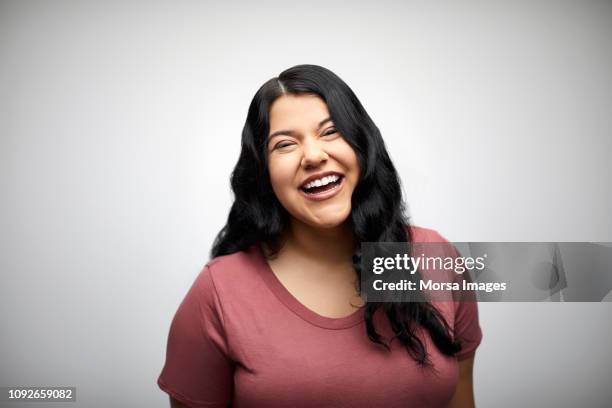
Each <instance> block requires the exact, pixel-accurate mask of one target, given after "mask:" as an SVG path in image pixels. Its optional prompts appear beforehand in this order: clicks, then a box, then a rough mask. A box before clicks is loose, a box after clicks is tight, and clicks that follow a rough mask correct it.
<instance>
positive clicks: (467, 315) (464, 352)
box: [454, 300, 482, 360]
mask: <svg viewBox="0 0 612 408" xmlns="http://www.w3.org/2000/svg"><path fill="white" fill-rule="evenodd" d="M454 304H455V325H454V333H455V340H459V341H460V342H461V351H459V352H458V353H457V354H455V357H456V358H457V360H465V359H466V358H469V357H472V356H473V355H474V353H476V348H477V347H478V346H479V345H480V342H481V341H482V330H481V329H480V323H479V321H478V302H476V301H475V300H459V301H455V302H454Z"/></svg>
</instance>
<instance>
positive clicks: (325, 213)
mask: <svg viewBox="0 0 612 408" xmlns="http://www.w3.org/2000/svg"><path fill="white" fill-rule="evenodd" d="M231 185H232V189H233V191H234V194H235V201H234V203H233V205H232V208H231V210H230V214H229V217H228V220H227V224H226V225H225V227H223V229H222V230H221V232H220V233H219V235H218V236H217V238H216V241H215V243H214V245H213V248H212V251H211V257H212V258H213V259H212V260H211V261H210V262H209V263H208V264H207V265H206V266H205V267H204V269H203V270H202V271H201V273H200V274H199V275H198V277H197V279H196V280H195V282H194V284H193V285H192V287H191V289H190V290H189V292H188V293H187V295H186V297H185V299H184V300H183V302H182V303H181V305H180V307H179V309H178V311H177V313H176V316H175V318H174V320H173V322H172V326H171V329H170V335H169V339H168V348H167V356H166V364H165V366H164V369H163V371H162V373H161V375H160V377H159V380H158V384H159V386H160V387H161V388H162V389H163V390H164V391H166V392H167V393H168V394H169V395H170V397H171V405H172V406H174V407H181V406H189V407H227V406H236V407H352V408H354V407H378V406H380V407H408V406H419V407H446V406H452V407H473V406H474V398H473V391H472V366H473V359H474V353H475V349H476V347H477V346H478V344H479V343H480V340H481V337H482V334H481V331H480V327H479V325H478V314H477V308H476V303H475V302H445V303H444V304H440V305H434V304H433V303H426V302H421V303H415V302H411V303H408V302H406V303H373V302H364V301H363V299H362V297H361V296H360V290H359V277H360V274H361V267H360V259H361V247H360V243H361V242H389V241H396V242H407V243H410V242H443V241H444V239H443V238H442V237H440V236H439V235H438V234H437V233H435V232H434V231H431V230H426V229H423V228H417V227H408V222H407V219H406V217H405V215H404V205H403V201H402V194H401V187H400V182H399V179H398V176H397V173H396V171H395V168H394V166H393V164H392V163H391V160H390V159H389V156H388V154H387V152H386V149H385V145H384V142H383V140H382V137H381V135H380V132H379V130H378V128H377V127H376V126H375V125H374V123H373V121H372V120H371V119H370V117H369V116H368V114H367V113H366V111H365V110H364V108H363V106H362V105H361V103H360V102H359V100H358V99H357V97H356V96H355V95H354V93H353V92H352V90H351V89H350V88H349V87H348V86H347V85H346V84H345V83H344V82H343V81H342V80H341V79H340V78H339V77H337V76H336V75H335V74H334V73H332V72H330V71H329V70H327V69H325V68H322V67H319V66H315V65H299V66H295V67H292V68H290V69H288V70H286V71H284V72H282V73H281V74H280V75H279V77H278V78H273V79H271V80H269V81H268V82H266V83H265V84H264V85H263V86H262V87H261V88H260V89H259V90H258V91H257V93H256V94H255V96H254V98H253V101H252V102H251V105H250V107H249V111H248V116H247V120H246V123H245V126H244V130H243V133H242V150H241V154H240V158H239V159H238V163H237V164H236V167H235V169H234V171H233V173H232V177H231ZM408 245H409V244H408Z"/></svg>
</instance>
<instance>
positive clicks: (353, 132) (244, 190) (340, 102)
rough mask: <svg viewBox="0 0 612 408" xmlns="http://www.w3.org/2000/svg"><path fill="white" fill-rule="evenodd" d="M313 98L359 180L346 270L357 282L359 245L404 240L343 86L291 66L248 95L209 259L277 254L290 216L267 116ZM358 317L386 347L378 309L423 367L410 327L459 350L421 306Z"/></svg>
mask: <svg viewBox="0 0 612 408" xmlns="http://www.w3.org/2000/svg"><path fill="white" fill-rule="evenodd" d="M286 94H292V95H300V94H310V95H318V96H319V97H320V98H322V99H323V101H325V103H326V104H327V107H328V109H329V112H330V115H331V118H332V120H333V122H334V125H335V126H336V128H337V129H338V131H339V132H340V134H341V135H342V136H343V137H344V139H345V140H346V141H347V143H349V145H350V146H351V147H352V148H353V150H354V151H355V153H356V155H357V158H358V163H359V167H360V179H359V182H358V184H357V186H356V187H355V190H354V192H353V196H352V210H351V214H350V217H349V219H348V220H347V221H348V222H349V223H350V226H351V228H352V231H353V234H354V238H355V239H354V241H355V243H356V245H355V250H354V254H353V259H352V260H353V265H354V268H355V270H356V271H357V274H358V277H359V281H360V280H361V274H362V270H361V256H362V254H361V245H360V244H361V242H406V243H407V245H408V246H410V243H411V241H412V236H411V234H410V230H409V229H408V228H407V226H408V225H409V221H408V217H407V216H406V215H405V204H404V201H403V198H402V190H401V184H400V181H399V177H398V174H397V172H396V170H395V167H394V166H393V163H392V162H391V159H390V158H389V155H388V153H387V150H386V147H385V143H384V141H383V139H382V136H381V134H380V131H379V130H378V128H377V127H376V125H375V124H374V122H373V121H372V119H371V118H370V116H369V115H368V114H367V112H366V111H365V109H364V108H363V106H362V105H361V103H360V102H359V100H358V99H357V96H356V95H355V94H354V93H353V91H352V90H351V89H350V88H349V87H348V85H347V84H346V83H345V82H344V81H343V80H342V79H340V78H339V77H338V76H337V75H335V74H334V73H333V72H331V71H330V70H328V69H326V68H323V67H320V66H317V65H297V66H294V67H292V68H289V69H287V70H285V71H283V72H282V73H281V74H280V75H279V76H278V77H277V78H272V79H270V80H268V81H267V82H266V83H264V84H263V85H262V86H261V87H260V88H259V90H258V91H257V92H256V93H255V96H254V97H253V100H252V101H251V104H250V106H249V110H248V114H247V118H246V123H245V124H244V128H243V130H242V143H241V151H240V157H239V159H238V162H237V163H236V166H235V168H234V170H233V172H232V175H231V187H232V190H233V193H234V198H235V199H234V202H233V204H232V207H231V209H230V212H229V216H228V219H227V223H226V224H225V226H224V227H223V228H222V229H221V231H220V232H219V234H218V235H217V237H216V239H215V241H214V243H213V247H212V250H211V257H213V258H214V257H217V256H221V255H226V254H231V253H234V252H238V251H242V250H246V249H247V248H249V247H250V246H252V245H254V244H258V243H265V244H266V245H268V246H269V247H270V248H272V252H273V253H276V252H278V250H279V248H280V240H281V236H282V233H283V231H284V230H285V228H286V227H287V226H288V225H289V220H290V216H289V214H288V212H287V210H286V209H285V208H284V207H283V206H282V204H281V203H280V202H279V200H278V199H277V198H276V195H275V194H274V191H273V190H272V185H271V183H270V175H269V173H268V166H267V156H266V142H267V137H268V132H269V112H270V106H271V105H272V103H273V102H274V101H275V100H276V99H277V98H278V97H280V96H281V95H286ZM364 307H365V313H364V319H365V327H366V334H367V336H368V338H369V339H370V340H371V341H372V342H374V343H377V344H380V345H382V346H384V347H385V348H386V349H387V350H390V347H389V345H388V344H387V343H385V342H384V341H383V338H382V336H381V335H380V334H379V333H378V332H377V331H376V327H375V325H374V314H375V312H376V311H377V310H378V309H381V308H382V310H383V311H384V312H385V314H386V316H387V318H388V319H389V322H390V324H391V328H392V330H393V332H394V337H393V338H392V339H391V340H393V339H394V338H397V339H398V340H399V341H400V342H401V344H402V345H403V346H404V347H405V348H406V350H407V351H408V353H409V354H410V355H411V356H412V358H414V359H415V361H417V362H418V363H419V364H420V365H423V366H429V365H430V364H431V362H430V360H429V354H428V352H427V350H426V348H425V345H424V343H423V341H422V340H421V339H420V338H419V337H418V336H417V334H416V328H417V327H418V326H421V327H423V328H425V329H426V330H427V331H428V332H429V334H430V336H431V338H432V340H433V342H434V344H435V345H436V347H437V348H438V349H439V350H440V351H441V352H442V353H444V354H446V355H453V354H455V353H456V352H458V351H459V350H461V345H460V344H459V343H458V342H455V341H454V340H453V339H452V337H451V335H450V333H451V329H450V327H449V325H448V324H447V322H446V320H445V319H444V317H443V316H442V315H441V314H440V313H439V311H438V310H437V309H436V308H435V307H434V306H433V305H431V304H430V303H428V302H384V303H382V302H366V305H365V306H364Z"/></svg>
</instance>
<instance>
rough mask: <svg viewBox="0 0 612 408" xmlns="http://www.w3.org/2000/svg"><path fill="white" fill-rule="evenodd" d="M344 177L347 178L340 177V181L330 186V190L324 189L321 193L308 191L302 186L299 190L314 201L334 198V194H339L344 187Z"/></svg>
mask: <svg viewBox="0 0 612 408" xmlns="http://www.w3.org/2000/svg"><path fill="white" fill-rule="evenodd" d="M344 179H345V177H341V178H340V183H338V184H336V185H334V187H333V188H330V189H329V190H325V191H322V192H320V193H307V192H305V191H304V190H302V189H301V188H300V189H299V190H300V193H301V194H302V195H303V196H304V197H306V198H307V199H309V200H312V201H323V200H327V199H329V198H332V197H333V196H335V195H336V194H338V193H339V192H340V190H342V187H344Z"/></svg>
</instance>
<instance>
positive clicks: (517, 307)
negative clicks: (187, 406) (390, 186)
mask: <svg viewBox="0 0 612 408" xmlns="http://www.w3.org/2000/svg"><path fill="white" fill-rule="evenodd" d="M361 3H363V4H360V2H349V1H344V2H328V1H325V2H316V1H315V2H313V1H309V2H302V3H296V4H290V3H289V2H281V1H277V2H246V1H244V2H231V1H226V2H224V3H223V5H222V4H221V3H220V2H219V3H212V2H196V1H189V2H188V1H177V2H170V1H168V2H146V3H145V2H121V1H111V2H78V1H54V2H50V1H1V2H0V95H1V98H0V137H1V139H0V148H1V150H0V187H1V189H2V190H1V193H2V200H1V201H0V223H1V224H0V240H1V241H0V245H1V246H0V250H1V256H0V272H1V277H2V281H1V282H2V283H1V285H0V327H1V333H2V334H1V335H0V367H1V368H0V386H12V385H71V386H76V387H77V389H78V390H77V396H78V397H77V399H78V402H77V403H76V404H71V405H70V406H75V407H98V406H100V407H109V406H147V407H153V406H158V407H166V406H168V402H167V396H166V394H164V393H163V392H162V391H160V390H159V389H158V388H157V385H156V379H157V376H158V374H159V372H160V370H161V368H162V365H163V361H164V354H165V346H166V336H167V333H168V328H169V324H170V320H171V318H172V316H173V314H174V312H175V310H176V308H177V307H178V304H179V302H180V300H181V299H182V297H183V296H184V294H185V293H186V291H187V289H188V287H189V285H190V284H191V283H192V282H193V279H194V278H195V276H196V275H197V273H198V272H199V271H200V269H201V267H202V266H203V265H204V264H205V263H206V262H207V260H208V251H209V249H210V246H211V243H212V240H213V239H214V236H215V235H216V233H217V232H218V231H219V229H220V228H221V227H222V225H223V224H224V222H225V218H226V216H227V212H228V209H229V206H230V204H231V199H232V197H231V193H230V189H229V175H230V172H231V170H232V168H233V166H234V164H235V162H236V160H237V158H238V152H239V149H240V133H241V130H242V127H243V125H244V121H245V119H246V112H247V108H248V105H249V103H250V101H251V98H252V97H253V95H254V93H255V91H256V90H257V89H258V88H259V86H261V84H263V82H265V81H266V80H267V79H269V78H272V77H275V76H277V75H278V74H279V73H280V72H281V71H282V70H284V69H286V68H288V67H290V66H293V65H296V64H302V63H310V64H318V65H322V66H325V67H327V68H329V69H331V70H332V71H334V72H335V73H336V74H338V75H339V76H340V77H341V78H343V79H344V80H345V81H346V82H347V83H348V84H349V86H350V87H351V88H352V89H353V90H354V91H355V93H356V94H357V96H358V97H359V98H360V100H361V102H362V103H363V105H364V106H365V108H366V110H367V111H368V112H369V114H370V115H371V117H372V118H373V119H374V122H375V123H376V124H377V125H378V127H379V128H380V130H381V132H382V134H383V137H384V139H385V141H386V143H387V147H388V150H389V152H390V154H391V156H392V159H393V160H394V163H395V165H396V166H397V168H398V170H399V173H400V176H401V178H402V182H403V186H404V189H405V191H406V198H407V202H408V204H409V207H410V213H411V215H412V216H413V221H414V223H415V224H417V225H420V226H425V227H429V228H434V229H436V230H438V231H439V232H440V233H441V234H442V235H444V236H445V237H446V238H448V239H450V240H453V241H612V218H611V217H610V214H609V212H610V209H611V208H612V187H611V186H612V183H611V180H610V179H611V177H610V176H611V174H612V168H611V167H612V166H611V164H610V158H609V156H610V152H611V151H612V139H611V136H612V134H611V130H612V123H611V122H612V48H611V47H610V39H611V38H612V4H611V3H610V2H603V1H600V2H595V1H584V2H570V1H568V2H564V1H561V2H553V1H548V2H537V1H536V2H533V1H519V2H495V1H494V2H485V1H479V2H476V1H471V2H470V1H468V2H455V1H436V2H431V1H423V2H400V1H376V2H368V3H366V2H361ZM480 318H481V326H482V328H483V331H484V340H483V343H482V345H481V347H480V348H479V351H478V353H477V357H476V366H475V374H474V376H475V392H476V398H477V403H478V405H479V406H482V407H492V406H495V407H518V406H530V407H532V406H533V407H535V406H538V407H576V406H581V407H601V406H607V404H609V401H610V398H612V390H611V388H610V384H611V383H612V355H611V351H612V347H611V346H610V337H611V334H612V324H611V322H612V304H610V303H556V304H555V303H521V304H519V303H506V304H491V303H487V304H481V305H480ZM15 406H17V405H15ZM19 406H27V405H19ZM32 406H39V405H32Z"/></svg>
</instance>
